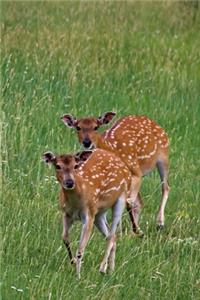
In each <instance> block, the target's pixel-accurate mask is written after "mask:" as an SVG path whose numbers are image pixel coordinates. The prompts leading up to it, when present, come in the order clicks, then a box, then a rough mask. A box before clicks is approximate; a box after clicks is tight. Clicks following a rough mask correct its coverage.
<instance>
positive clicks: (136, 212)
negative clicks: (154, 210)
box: [127, 176, 144, 236]
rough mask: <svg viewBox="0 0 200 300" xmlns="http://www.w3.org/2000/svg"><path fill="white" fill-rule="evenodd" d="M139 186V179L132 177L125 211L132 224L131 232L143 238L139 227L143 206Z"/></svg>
mask: <svg viewBox="0 0 200 300" xmlns="http://www.w3.org/2000/svg"><path fill="white" fill-rule="evenodd" d="M140 186H141V177H135V176H133V177H132V182H131V189H130V198H129V199H128V203H127V210H128V213H129V216H130V219H131V222H132V228H133V232H134V233H135V234H138V235H140V236H143V235H144V234H143V232H142V230H141V229H140V227H139V216H140V212H141V209H142V206H143V203H142V198H141V196H140V193H139V190H140Z"/></svg>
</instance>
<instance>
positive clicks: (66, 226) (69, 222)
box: [62, 213, 74, 264]
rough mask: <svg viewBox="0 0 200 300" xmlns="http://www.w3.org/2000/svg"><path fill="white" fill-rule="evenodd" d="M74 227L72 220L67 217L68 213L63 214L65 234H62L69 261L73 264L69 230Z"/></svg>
mask: <svg viewBox="0 0 200 300" xmlns="http://www.w3.org/2000/svg"><path fill="white" fill-rule="evenodd" d="M71 225H72V219H71V218H70V217H69V216H67V215H66V213H64V214H63V233H62V240H63V242H64V244H65V247H66V249H67V251H68V254H69V259H70V262H71V264H73V263H74V259H73V255H72V251H71V247H70V241H69V229H70V227H71Z"/></svg>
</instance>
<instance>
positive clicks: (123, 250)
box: [1, 1, 200, 300]
mask: <svg viewBox="0 0 200 300" xmlns="http://www.w3.org/2000/svg"><path fill="white" fill-rule="evenodd" d="M1 8H2V12H1V21H2V30H1V35H2V52H1V65H2V67H1V70H2V71H1V72H2V80H1V85H2V97H3V114H2V117H3V125H2V126H3V133H2V163H3V176H2V183H3V193H2V196H3V197H2V198H3V201H2V207H1V228H2V239H1V242H2V257H3V258H2V261H1V271H2V282H1V289H2V299H9V300H10V299H36V300H38V299H49V300H50V299H53V300H54V299H59V300H61V299H63V300H64V299H67V300H69V299H74V300H79V299H91V300H93V299H103V300H107V299H123V298H124V299H128V300H132V299H136V300H138V299H141V300H143V299H152V300H155V299H181V300H184V299H186V300H188V299H195V300H196V299H199V298H200V250H199V249H200V218H199V212H200V174H199V165H200V156H199V149H200V125H199V116H200V84H199V82H200V51H199V49H200V35H199V32H200V8H199V7H198V5H197V2H194V1H193V2H186V1H185V2H170V1H164V2H154V1H152V2H146V1H145V2H141V1H140V2H132V1H129V2H126V1H123V2H122V1H121V2H116V1H112V2H105V1H98V2H97V1H96V2H86V1H82V2H74V1H68V2H58V1H57V2H56V1H55V2H46V1H43V2H28V1H27V2H10V1H9V2H1ZM107 110H115V111H117V113H118V116H122V115H128V114H145V115H148V116H149V117H150V118H152V119H155V120H156V121H157V122H158V123H159V124H160V125H161V126H162V127H164V128H165V129H166V131H167V132H168V134H169V136H170V140H171V154H170V160H171V167H170V178H169V181H170V186H171V193H170V197H169V201H168V205H167V207H166V228H165V229H164V230H163V231H162V232H161V233H157V231H156V229H155V214H156V211H157V209H158V206H159V201H160V181H159V177H158V174H157V173H156V172H154V173H152V174H151V175H150V176H148V177H146V178H144V180H143V185H142V196H143V200H144V204H145V205H144V210H143V213H142V216H141V227H142V229H143V230H144V232H145V237H144V238H143V239H139V238H136V237H134V238H133V237H131V236H130V222H129V219H128V218H127V214H126V213H125V214H124V216H123V231H124V234H123V236H122V237H119V239H118V246H117V257H116V270H115V272H114V273H113V274H107V275H105V276H102V275H101V274H99V273H98V268H99V263H100V260H101V258H102V255H103V251H104V246H105V241H104V240H103V239H102V237H101V235H100V234H99V233H98V232H97V230H96V229H95V230H94V234H93V235H92V238H91V240H90V243H89V245H88V247H87V249H86V253H85V258H84V264H83V268H82V279H81V280H80V281H78V280H77V278H76V274H75V271H74V269H73V267H72V266H71V265H70V264H69V262H68V258H67V256H66V252H65V248H64V246H63V245H62V241H61V229H62V224H61V216H60V212H59V209H58V200H57V199H58V191H59V186H58V184H56V182H55V178H54V172H53V169H48V168H47V167H46V165H45V164H43V163H42V162H41V156H42V154H43V153H44V152H45V151H47V150H52V151H55V152H57V153H62V152H70V151H72V152H73V151H74V150H76V149H79V145H78V142H77V139H76V135H75V132H73V131H72V130H69V129H67V128H66V127H65V126H64V125H63V124H62V123H61V121H60V120H59V118H60V116H61V115H62V114H63V113H67V112H69V113H71V114H73V115H75V116H79V117H80V116H86V115H90V116H92V115H94V116H99V114H101V113H102V112H105V111H107ZM79 231H80V224H77V225H75V226H74V227H73V229H72V236H71V239H72V241H73V243H72V245H73V249H74V251H75V249H76V247H77V243H78V239H79Z"/></svg>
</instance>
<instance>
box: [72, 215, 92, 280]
mask: <svg viewBox="0 0 200 300" xmlns="http://www.w3.org/2000/svg"><path fill="white" fill-rule="evenodd" d="M81 219H82V232H81V238H80V242H79V247H78V251H77V255H76V272H77V275H78V279H80V278H81V275H80V272H81V260H82V258H83V254H84V250H85V247H86V245H87V243H88V240H89V238H90V235H91V232H92V228H93V224H94V217H93V216H91V215H90V214H88V213H87V214H83V216H82V218H81Z"/></svg>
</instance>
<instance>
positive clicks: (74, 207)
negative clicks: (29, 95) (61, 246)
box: [43, 149, 132, 278]
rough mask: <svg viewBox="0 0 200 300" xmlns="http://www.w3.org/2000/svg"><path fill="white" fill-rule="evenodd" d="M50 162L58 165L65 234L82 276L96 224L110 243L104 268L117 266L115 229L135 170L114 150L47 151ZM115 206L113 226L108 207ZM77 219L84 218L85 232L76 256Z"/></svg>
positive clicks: (83, 230)
mask: <svg viewBox="0 0 200 300" xmlns="http://www.w3.org/2000/svg"><path fill="white" fill-rule="evenodd" d="M43 159H44V161H45V162H46V163H48V164H52V165H53V166H54V167H55V171H56V177H57V180H58V181H59V183H60V186H61V193H60V206H61V209H62V212H63V234H62V238H63V241H64V243H65V245H66V248H67V251H68V254H69V258H70V260H71V262H72V263H73V262H76V270H77V275H78V278H80V270H81V259H82V257H83V254H84V250H85V247H86V245H87V243H88V240H89V238H90V235H91V231H92V228H93V224H95V225H96V227H97V228H98V229H99V230H100V232H101V233H102V234H103V235H104V237H106V239H107V246H106V251H105V255H104V258H103V261H102V262H101V265H100V272H102V273H105V272H106V270H107V266H109V268H110V269H111V270H114V267H115V250H116V237H115V232H116V229H117V226H118V224H119V222H120V220H121V216H122V212H123V209H124V206H125V204H126V201H127V196H128V194H129V192H130V189H131V188H132V187H131V173H130V171H129V169H128V168H127V167H126V165H125V164H124V163H123V162H122V161H121V160H120V159H119V158H118V157H117V156H116V155H114V154H113V153H111V152H107V151H104V150H101V149H96V150H94V151H93V152H92V151H83V152H80V153H78V154H77V155H71V154H65V155H58V156H57V155H55V154H53V153H52V152H46V153H44V155H43ZM109 208H111V209H112V224H111V227H109V225H108V223H107V218H106V212H107V210H108V209H109ZM75 220H81V221H82V232H81V237H80V242H79V247H78V251H77V254H76V259H74V258H73V255H72V251H71V247H70V241H69V229H70V227H71V225H72V223H73V221H75Z"/></svg>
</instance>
